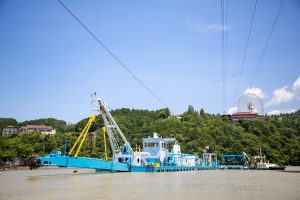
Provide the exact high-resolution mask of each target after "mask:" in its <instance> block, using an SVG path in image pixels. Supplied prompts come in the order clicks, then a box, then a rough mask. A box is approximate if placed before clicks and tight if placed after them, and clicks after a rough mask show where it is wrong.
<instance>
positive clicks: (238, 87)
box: [234, 0, 257, 99]
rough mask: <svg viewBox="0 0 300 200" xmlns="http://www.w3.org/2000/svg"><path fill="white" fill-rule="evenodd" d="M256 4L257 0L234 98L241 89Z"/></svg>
mask: <svg viewBox="0 0 300 200" xmlns="http://www.w3.org/2000/svg"><path fill="white" fill-rule="evenodd" d="M256 5H257V0H255V4H254V8H253V12H252V19H251V23H250V27H249V31H248V37H247V42H246V48H245V51H244V56H243V61H242V66H241V69H240V74H239V77H238V84H237V88H236V91H235V98H234V99H237V96H238V93H239V89H240V83H241V76H242V73H243V71H244V64H245V59H246V54H247V50H248V44H249V39H250V35H251V31H252V26H253V21H254V18H255V10H256Z"/></svg>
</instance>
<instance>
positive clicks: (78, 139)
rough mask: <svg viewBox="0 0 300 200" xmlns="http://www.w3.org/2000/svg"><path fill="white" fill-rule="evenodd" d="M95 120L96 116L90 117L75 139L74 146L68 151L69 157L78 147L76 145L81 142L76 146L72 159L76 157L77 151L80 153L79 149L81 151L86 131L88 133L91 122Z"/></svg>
mask: <svg viewBox="0 0 300 200" xmlns="http://www.w3.org/2000/svg"><path fill="white" fill-rule="evenodd" d="M95 118H96V115H91V116H90V118H89V121H88V123H87V124H86V125H85V127H84V129H83V130H82V132H81V133H80V135H79V137H78V138H77V140H76V142H75V144H74V145H73V147H72V148H71V150H70V152H69V155H71V154H72V153H73V151H74V150H75V148H76V147H77V146H78V143H79V142H80V140H81V142H80V144H79V146H78V148H77V151H76V153H75V155H74V157H77V156H78V153H79V151H80V149H81V146H82V144H83V142H84V140H85V138H86V136H87V133H88V131H89V129H90V127H91V125H92V122H93V121H94V120H95Z"/></svg>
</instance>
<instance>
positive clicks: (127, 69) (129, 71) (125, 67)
mask: <svg viewBox="0 0 300 200" xmlns="http://www.w3.org/2000/svg"><path fill="white" fill-rule="evenodd" d="M57 1H58V2H59V3H60V4H61V5H62V6H63V8H64V9H66V10H67V11H68V12H69V13H70V14H71V15H72V17H73V18H74V19H75V20H76V21H77V22H78V23H79V24H80V25H81V26H82V27H83V28H84V29H85V30H86V31H87V32H88V33H89V34H90V35H91V36H92V37H93V38H94V39H95V40H96V41H97V42H98V44H100V45H101V46H102V47H103V48H104V49H105V50H106V51H107V52H108V53H109V54H110V55H111V56H112V57H113V58H114V59H115V60H116V61H117V62H118V63H119V64H120V65H121V66H122V67H123V68H124V69H125V70H126V71H127V72H128V73H129V74H130V75H131V76H132V77H133V78H134V79H135V80H136V81H137V82H138V83H139V84H140V85H141V86H142V87H143V88H144V89H145V90H146V91H147V92H149V93H150V94H151V95H152V96H153V97H154V98H155V99H156V100H158V101H159V102H160V103H161V104H163V105H164V106H166V107H167V108H169V109H170V107H169V106H168V105H167V104H166V103H165V102H164V101H163V100H162V99H161V98H159V97H158V95H156V94H155V93H154V92H153V91H152V90H151V89H150V88H149V87H148V86H147V85H145V84H144V83H143V82H142V81H141V80H140V79H139V78H138V77H137V76H136V75H135V74H134V73H133V72H132V71H131V70H130V69H129V68H128V67H127V66H126V65H125V64H124V63H123V62H122V61H121V60H120V59H119V58H118V57H117V56H116V55H115V54H114V53H113V52H112V51H111V50H109V49H108V47H106V46H105V45H104V44H103V42H101V41H100V40H99V39H98V38H97V36H96V35H95V34H93V33H92V31H91V30H89V29H88V28H87V27H86V26H85V25H84V24H83V23H82V22H81V21H80V20H79V19H78V18H77V17H76V16H75V14H74V13H73V12H71V10H69V9H68V7H67V6H66V5H65V4H63V3H62V2H61V1H60V0H57Z"/></svg>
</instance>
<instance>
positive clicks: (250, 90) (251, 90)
mask: <svg viewBox="0 0 300 200" xmlns="http://www.w3.org/2000/svg"><path fill="white" fill-rule="evenodd" d="M246 93H252V94H255V95H257V96H258V97H259V98H261V99H264V98H266V97H267V96H266V95H265V94H264V93H263V91H262V90H261V89H260V88H255V87H251V88H247V89H246V90H245V91H244V94H246Z"/></svg>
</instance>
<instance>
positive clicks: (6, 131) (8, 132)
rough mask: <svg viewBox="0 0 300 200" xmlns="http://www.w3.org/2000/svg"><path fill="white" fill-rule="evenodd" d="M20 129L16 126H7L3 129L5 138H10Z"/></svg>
mask: <svg viewBox="0 0 300 200" xmlns="http://www.w3.org/2000/svg"><path fill="white" fill-rule="evenodd" d="M17 131H18V129H17V128H16V127H14V126H7V127H5V128H3V131H2V135H3V136H9V135H11V134H13V133H15V132H17Z"/></svg>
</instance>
